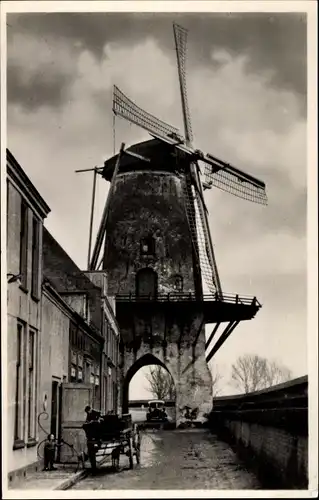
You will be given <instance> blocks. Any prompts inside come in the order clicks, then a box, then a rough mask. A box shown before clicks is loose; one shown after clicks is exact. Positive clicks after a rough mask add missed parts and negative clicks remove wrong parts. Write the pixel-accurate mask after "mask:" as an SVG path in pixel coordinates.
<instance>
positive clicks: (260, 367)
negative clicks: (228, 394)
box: [231, 354, 292, 393]
mask: <svg viewBox="0 0 319 500" xmlns="http://www.w3.org/2000/svg"><path fill="white" fill-rule="evenodd" d="M291 377H292V373H291V370H289V369H288V368H286V367H285V366H281V365H280V364H278V363H277V362H275V361H269V360H267V359H266V358H263V357H261V356H257V355H251V354H245V355H244V356H240V357H239V358H238V359H237V361H236V363H234V364H233V365H232V374H231V379H232V384H233V385H234V386H235V387H237V388H238V389H239V390H241V391H242V392H245V393H247V392H253V391H258V390H260V389H265V388H266V387H272V386H273V385H276V384H279V383H281V382H286V381H287V380H290V379H291Z"/></svg>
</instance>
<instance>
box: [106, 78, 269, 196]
mask: <svg viewBox="0 0 319 500" xmlns="http://www.w3.org/2000/svg"><path fill="white" fill-rule="evenodd" d="M113 112H114V113H115V114H116V115H118V116H120V117H122V118H125V119H126V120H128V121H129V122H131V123H134V124H135V125H138V126H140V127H142V128H144V129H145V130H147V131H148V132H149V133H150V134H151V135H152V136H153V137H155V138H157V139H160V140H162V141H164V142H166V143H167V144H171V145H174V146H175V147H176V148H177V149H178V150H179V151H182V152H183V153H186V154H188V155H190V156H191V157H192V158H193V159H194V160H200V161H201V162H204V175H205V180H206V182H207V184H211V185H212V186H215V187H217V188H219V189H222V190H223V191H226V192H228V193H231V194H234V195H235V196H238V197H239V198H243V199H245V200H248V201H253V202H255V203H260V204H263V205H266V204H267V196H266V189H265V184H264V183H263V182H262V181H260V180H259V179H256V178H255V177H253V176H252V175H250V174H246V172H243V171H241V170H239V169H238V168H236V167H233V166H232V165H230V164H228V163H225V162H223V161H222V160H219V159H217V158H216V157H214V156H213V155H210V154H204V153H201V152H200V151H198V150H195V149H193V148H192V147H189V146H186V145H185V144H181V142H183V140H182V138H181V135H180V133H179V131H178V129H177V128H175V127H173V126H171V125H169V124H167V123H165V122H163V121H162V120H159V119H158V118H156V117H155V116H153V115H151V114H150V113H147V111H144V110H143V109H142V108H140V107H139V106H137V105H136V104H135V103H134V102H133V101H131V99H129V98H128V97H127V96H126V95H125V94H123V92H121V91H120V89H119V88H118V87H116V86H114V91H113Z"/></svg>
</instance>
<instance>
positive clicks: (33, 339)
mask: <svg viewBox="0 0 319 500" xmlns="http://www.w3.org/2000/svg"><path fill="white" fill-rule="evenodd" d="M36 344H37V336H36V331H34V330H30V331H29V351H28V359H29V363H28V439H35V430H36V429H35V418H36V382H37V381H36V352H37V349H36Z"/></svg>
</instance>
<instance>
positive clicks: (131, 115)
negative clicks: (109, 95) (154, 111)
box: [113, 85, 180, 138]
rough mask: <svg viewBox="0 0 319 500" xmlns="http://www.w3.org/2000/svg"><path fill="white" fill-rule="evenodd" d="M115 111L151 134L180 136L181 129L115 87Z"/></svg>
mask: <svg viewBox="0 0 319 500" xmlns="http://www.w3.org/2000/svg"><path fill="white" fill-rule="evenodd" d="M113 112H114V113H115V114H116V115H118V116H121V117H122V118H126V119H127V120H128V121H130V122H132V123H135V125H139V126H140V127H142V128H144V129H145V130H147V131H148V132H150V133H151V134H156V135H158V136H159V137H160V138H162V137H166V136H167V137H180V133H179V130H178V129H177V128H175V127H172V126H171V125H169V124H168V123H165V122H163V121H162V120H159V119H158V118H156V117H155V116H153V115H151V114H150V113H147V111H144V110H143V109H142V108H140V107H139V106H137V105H136V104H135V103H134V102H133V101H131V99H129V98H128V97H127V96H126V95H125V94H123V92H121V90H120V89H119V88H118V87H116V85H114V87H113Z"/></svg>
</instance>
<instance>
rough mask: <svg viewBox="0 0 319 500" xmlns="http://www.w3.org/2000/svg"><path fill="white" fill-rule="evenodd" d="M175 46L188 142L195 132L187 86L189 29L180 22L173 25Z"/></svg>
mask: <svg viewBox="0 0 319 500" xmlns="http://www.w3.org/2000/svg"><path fill="white" fill-rule="evenodd" d="M173 27H174V38H175V48H176V55H177V67H178V76H179V85H180V90H181V98H182V109H183V118H184V128H185V137H186V141H187V142H188V143H191V142H192V140H193V132H192V126H191V119H190V112H189V107H188V98H187V87H186V47H187V30H185V28H182V27H181V26H179V25H178V24H175V23H174V25H173Z"/></svg>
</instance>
